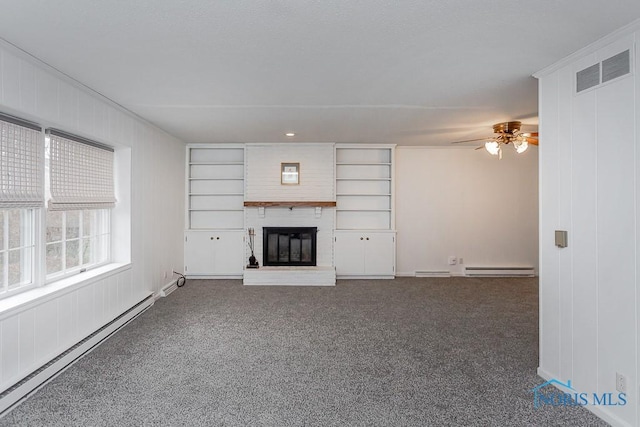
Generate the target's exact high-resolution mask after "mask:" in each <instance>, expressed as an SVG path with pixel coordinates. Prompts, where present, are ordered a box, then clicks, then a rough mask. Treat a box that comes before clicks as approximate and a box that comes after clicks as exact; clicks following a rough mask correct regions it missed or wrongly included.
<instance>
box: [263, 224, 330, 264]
mask: <svg viewBox="0 0 640 427" xmlns="http://www.w3.org/2000/svg"><path fill="white" fill-rule="evenodd" d="M262 230H263V240H262V248H263V251H262V256H263V262H262V264H263V265H265V266H295V265H299V266H315V265H316V234H317V233H318V228H317V227H264V228H263V229H262Z"/></svg>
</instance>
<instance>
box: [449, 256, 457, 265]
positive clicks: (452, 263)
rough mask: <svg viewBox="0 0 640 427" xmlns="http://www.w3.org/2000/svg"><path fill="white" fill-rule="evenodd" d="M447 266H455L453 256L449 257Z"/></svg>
mask: <svg viewBox="0 0 640 427" xmlns="http://www.w3.org/2000/svg"><path fill="white" fill-rule="evenodd" d="M449 265H456V257H455V256H450V257H449Z"/></svg>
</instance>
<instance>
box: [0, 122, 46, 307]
mask: <svg viewBox="0 0 640 427" xmlns="http://www.w3.org/2000/svg"><path fill="white" fill-rule="evenodd" d="M42 142H43V138H42V130H41V128H40V126H38V125H36V124H34V123H30V122H26V121H24V120H21V119H18V118H15V117H11V116H6V115H2V114H0V296H6V295H9V294H13V293H15V292H16V291H21V290H24V289H27V288H29V287H31V286H33V285H35V281H34V275H35V268H36V266H35V254H36V233H35V230H36V227H35V225H36V221H35V218H36V211H37V210H38V209H39V208H42V206H43V204H44V200H43V194H44V193H43V174H44V161H43V145H42Z"/></svg>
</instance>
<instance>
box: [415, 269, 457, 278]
mask: <svg viewBox="0 0 640 427" xmlns="http://www.w3.org/2000/svg"><path fill="white" fill-rule="evenodd" d="M415 276H416V277H451V273H450V272H449V270H416V272H415Z"/></svg>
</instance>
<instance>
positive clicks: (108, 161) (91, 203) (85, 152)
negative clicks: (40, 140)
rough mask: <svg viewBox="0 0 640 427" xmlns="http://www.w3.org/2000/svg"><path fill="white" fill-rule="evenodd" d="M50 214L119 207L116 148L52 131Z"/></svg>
mask: <svg viewBox="0 0 640 427" xmlns="http://www.w3.org/2000/svg"><path fill="white" fill-rule="evenodd" d="M47 133H48V134H49V180H50V182H49V188H50V191H51V199H50V200H49V210H78V209H106V208H112V207H114V206H115V203H116V198H115V194H114V189H113V148H111V147H107V146H105V145H102V144H99V143H96V142H93V141H89V140H86V139H83V138H80V137H76V136H73V135H69V134H67V133H64V132H61V131H58V130H55V129H49V130H47Z"/></svg>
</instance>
